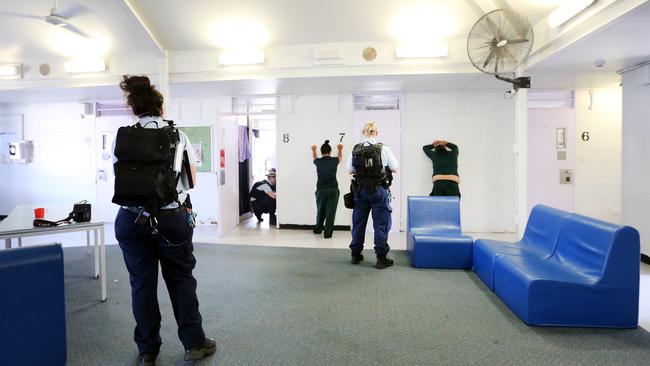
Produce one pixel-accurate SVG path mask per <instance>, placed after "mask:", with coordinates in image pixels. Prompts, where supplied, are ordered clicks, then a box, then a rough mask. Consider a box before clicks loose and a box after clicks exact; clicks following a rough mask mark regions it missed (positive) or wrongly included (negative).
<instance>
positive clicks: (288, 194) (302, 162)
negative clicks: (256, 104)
mask: <svg viewBox="0 0 650 366" xmlns="http://www.w3.org/2000/svg"><path fill="white" fill-rule="evenodd" d="M276 118H277V119H276V121H277V145H276V146H277V159H278V161H277V164H278V176H277V191H278V201H277V202H278V210H277V214H278V223H279V224H294V225H314V224H315V222H316V198H315V195H314V193H315V192H316V178H317V177H316V166H315V165H314V164H313V160H312V157H311V150H310V146H311V145H317V146H320V145H321V144H322V143H323V142H324V141H325V140H326V139H329V140H330V141H331V143H332V145H336V144H335V142H336V141H339V140H340V137H339V133H345V134H346V136H345V138H344V139H343V142H342V144H343V145H344V150H343V154H344V157H343V162H342V165H339V168H338V176H337V178H338V182H339V190H340V191H341V198H340V201H339V205H338V210H337V212H336V220H335V224H336V225H349V224H350V221H351V220H350V219H351V216H350V212H351V211H350V210H348V209H346V208H345V207H344V206H343V194H345V193H347V192H348V191H349V187H350V178H349V174H348V173H347V172H346V169H345V162H346V161H347V156H348V154H349V153H350V149H351V148H352V146H353V145H354V144H355V143H356V141H355V140H353V139H352V138H351V132H352V131H351V130H352V124H353V111H352V95H349V94H346V95H339V96H338V97H337V96H336V95H303V96H282V97H279V98H278V105H277V115H276ZM285 134H288V135H289V136H288V142H284V141H285V138H284V135H285Z"/></svg>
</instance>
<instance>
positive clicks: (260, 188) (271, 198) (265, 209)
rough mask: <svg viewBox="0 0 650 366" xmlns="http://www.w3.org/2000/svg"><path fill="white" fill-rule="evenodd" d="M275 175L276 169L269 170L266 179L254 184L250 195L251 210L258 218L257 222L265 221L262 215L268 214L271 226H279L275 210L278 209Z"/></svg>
mask: <svg viewBox="0 0 650 366" xmlns="http://www.w3.org/2000/svg"><path fill="white" fill-rule="evenodd" d="M275 174H276V170H275V168H271V169H269V172H268V173H266V179H265V180H262V181H259V182H256V183H255V184H253V187H252V188H251V191H250V193H249V197H250V200H251V209H252V210H253V214H255V217H257V221H258V222H262V221H264V219H262V214H265V213H268V214H269V224H270V225H271V226H275V225H277V218H276V216H275V210H276V207H277V204H276V198H277V196H278V195H277V193H275Z"/></svg>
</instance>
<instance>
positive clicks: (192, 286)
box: [115, 76, 217, 366]
mask: <svg viewBox="0 0 650 366" xmlns="http://www.w3.org/2000/svg"><path fill="white" fill-rule="evenodd" d="M120 87H121V88H122V90H124V91H125V92H126V93H127V102H128V104H129V106H131V108H132V109H133V113H134V114H135V115H137V116H139V117H140V118H139V121H138V123H139V124H140V126H142V127H144V128H157V127H163V126H164V125H166V123H165V122H164V121H163V119H162V117H161V116H162V104H163V98H162V95H161V94H160V93H159V92H158V91H157V90H155V89H154V87H153V86H151V84H150V82H149V78H147V77H146V76H132V77H128V76H125V77H124V81H122V82H121V83H120ZM179 135H180V136H179V137H180V142H179V145H178V147H177V149H176V159H175V164H174V165H175V167H174V170H175V171H178V172H180V174H181V176H180V179H179V182H178V186H177V191H178V192H179V195H178V202H180V203H181V206H180V207H179V204H178V203H176V202H173V203H171V204H169V205H167V206H165V207H161V208H160V211H159V212H158V214H157V216H156V217H157V221H158V225H157V227H156V231H153V230H152V227H151V226H150V225H148V224H146V225H141V224H137V223H136V219H138V218H139V216H140V215H142V210H143V209H142V208H140V207H121V208H120V210H119V211H118V213H117V217H116V218H115V237H116V238H117V240H118V242H119V244H120V248H121V249H122V254H123V256H124V263H125V264H126V268H127V269H128V271H129V277H130V282H131V300H132V308H133V315H134V317H135V321H136V327H135V331H134V340H135V342H136V344H137V346H138V350H139V356H138V364H139V365H148V366H152V365H155V361H156V357H157V356H158V353H159V350H160V345H161V343H162V342H161V339H160V321H161V314H160V309H159V306H158V266H159V264H160V268H161V269H162V275H163V278H164V280H165V283H166V285H167V290H168V291H169V297H170V299H171V302H172V307H173V309H174V316H175V318H176V323H177V325H178V337H179V338H180V340H181V342H182V343H183V346H184V347H185V350H186V351H185V360H187V361H190V360H197V359H201V358H204V357H206V356H208V355H210V354H213V353H214V352H215V351H216V348H217V346H216V342H215V341H214V340H212V339H209V338H206V337H205V333H204V332H203V326H202V318H201V313H200V312H199V302H198V298H197V296H196V279H195V278H194V276H193V275H192V270H193V269H194V266H195V264H196V259H195V258H194V255H193V251H194V247H193V244H192V236H193V233H194V229H193V221H192V220H193V216H190V214H191V212H190V209H191V203H190V202H189V196H188V194H187V193H186V191H187V189H189V188H190V187H189V180H188V178H189V177H192V181H193V182H195V181H196V179H195V177H196V168H195V166H194V162H195V161H196V155H195V153H194V151H193V149H192V146H191V144H190V141H189V139H188V137H187V136H186V135H185V134H184V133H183V132H182V131H179ZM184 152H186V153H187V155H188V157H189V159H188V160H189V162H190V169H189V171H187V169H186V168H181V166H182V157H183V153H184ZM186 166H187V165H186Z"/></svg>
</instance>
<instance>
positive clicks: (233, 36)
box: [212, 19, 269, 49]
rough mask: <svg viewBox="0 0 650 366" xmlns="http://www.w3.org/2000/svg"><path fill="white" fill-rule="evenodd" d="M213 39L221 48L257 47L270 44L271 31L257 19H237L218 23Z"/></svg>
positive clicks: (213, 32)
mask: <svg viewBox="0 0 650 366" xmlns="http://www.w3.org/2000/svg"><path fill="white" fill-rule="evenodd" d="M212 41H213V42H214V44H215V45H216V46H217V47H220V48H247V49H256V48H261V47H264V46H266V45H267V44H268V42H269V33H268V32H267V31H266V29H265V28H264V27H263V26H262V25H261V24H259V23H257V22H255V21H251V20H247V19H235V20H228V21H224V22H221V23H219V24H217V25H216V26H215V27H214V29H213V31H212Z"/></svg>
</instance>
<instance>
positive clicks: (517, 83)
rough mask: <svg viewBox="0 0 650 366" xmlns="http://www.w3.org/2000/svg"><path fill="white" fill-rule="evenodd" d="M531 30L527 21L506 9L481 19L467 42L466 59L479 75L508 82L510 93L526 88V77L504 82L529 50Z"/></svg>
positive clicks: (473, 28) (492, 12) (525, 57)
mask: <svg viewBox="0 0 650 366" xmlns="http://www.w3.org/2000/svg"><path fill="white" fill-rule="evenodd" d="M533 40H534V34H533V28H532V27H531V25H530V23H529V22H528V19H526V18H525V17H524V16H522V15H521V14H519V13H516V12H514V11H512V10H508V9H497V10H494V11H491V12H489V13H487V14H485V15H483V16H482V17H481V18H480V19H479V20H478V21H477V22H476V24H474V26H473V27H472V30H471V31H470V32H469V37H468V38H467V55H468V56H469V59H470V61H471V62H472V65H474V67H476V68H477V69H479V70H480V71H482V72H484V73H486V74H491V75H495V76H496V78H497V79H499V80H503V81H506V82H509V83H511V84H512V86H513V89H515V90H519V89H520V88H530V77H518V78H512V79H510V78H507V77H504V76H502V75H504V74H509V73H514V72H515V70H516V69H517V67H519V65H521V64H522V63H523V62H524V61H526V59H527V58H528V55H530V51H531V50H532V48H533Z"/></svg>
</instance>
